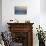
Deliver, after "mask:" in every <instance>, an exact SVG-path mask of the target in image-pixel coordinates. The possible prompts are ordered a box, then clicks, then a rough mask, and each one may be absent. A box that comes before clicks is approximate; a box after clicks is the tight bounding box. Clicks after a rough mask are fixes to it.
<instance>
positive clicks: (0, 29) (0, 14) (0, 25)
mask: <svg viewBox="0 0 46 46" xmlns="http://www.w3.org/2000/svg"><path fill="white" fill-rule="evenodd" d="M0 31H2V0H0Z"/></svg>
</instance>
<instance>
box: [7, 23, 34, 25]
mask: <svg viewBox="0 0 46 46" xmlns="http://www.w3.org/2000/svg"><path fill="white" fill-rule="evenodd" d="M7 24H8V25H25V24H29V25H33V24H34V23H7Z"/></svg>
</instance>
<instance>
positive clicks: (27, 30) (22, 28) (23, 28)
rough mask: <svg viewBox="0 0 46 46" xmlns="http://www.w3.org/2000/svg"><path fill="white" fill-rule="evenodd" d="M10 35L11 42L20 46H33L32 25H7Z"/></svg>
mask: <svg viewBox="0 0 46 46" xmlns="http://www.w3.org/2000/svg"><path fill="white" fill-rule="evenodd" d="M7 24H8V25H9V27H8V28H9V31H11V33H12V39H13V41H15V42H17V43H22V44H23V45H22V46H33V30H32V29H33V27H32V25H33V23H7Z"/></svg>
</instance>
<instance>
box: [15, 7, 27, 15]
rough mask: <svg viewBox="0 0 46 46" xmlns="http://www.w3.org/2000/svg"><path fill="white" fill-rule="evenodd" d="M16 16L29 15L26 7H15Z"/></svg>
mask: <svg viewBox="0 0 46 46" xmlns="http://www.w3.org/2000/svg"><path fill="white" fill-rule="evenodd" d="M15 14H17V15H20V14H21V15H23V14H27V8H26V7H24V6H15Z"/></svg>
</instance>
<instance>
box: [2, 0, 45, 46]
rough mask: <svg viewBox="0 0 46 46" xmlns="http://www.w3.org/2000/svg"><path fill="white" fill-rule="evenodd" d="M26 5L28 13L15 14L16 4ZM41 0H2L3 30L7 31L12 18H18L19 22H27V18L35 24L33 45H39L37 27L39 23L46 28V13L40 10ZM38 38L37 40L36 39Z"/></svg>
mask: <svg viewBox="0 0 46 46" xmlns="http://www.w3.org/2000/svg"><path fill="white" fill-rule="evenodd" d="M16 5H17V6H26V7H27V15H15V14H14V7H15V6H16ZM41 5H42V4H41ZM41 8H42V6H41V7H40V0H2V25H3V31H7V28H8V26H7V22H8V21H9V20H10V19H17V20H19V22H25V20H30V22H31V23H34V25H33V36H34V37H33V45H34V46H38V39H37V37H36V27H38V25H39V24H41V26H42V27H43V29H46V28H45V27H46V22H45V20H46V15H44V14H43V13H42V12H41V11H42V10H40V9H41ZM36 39H37V40H36Z"/></svg>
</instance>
